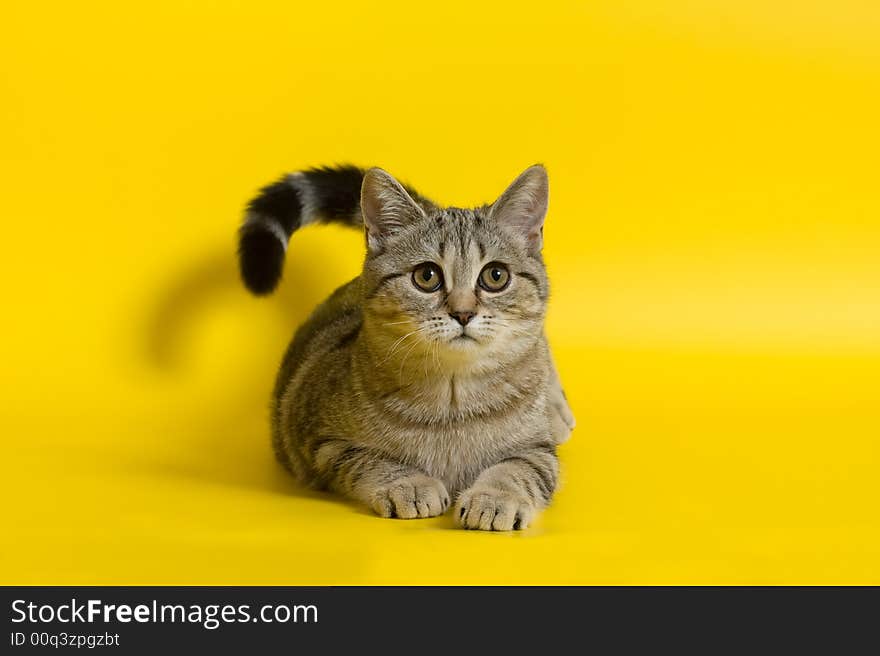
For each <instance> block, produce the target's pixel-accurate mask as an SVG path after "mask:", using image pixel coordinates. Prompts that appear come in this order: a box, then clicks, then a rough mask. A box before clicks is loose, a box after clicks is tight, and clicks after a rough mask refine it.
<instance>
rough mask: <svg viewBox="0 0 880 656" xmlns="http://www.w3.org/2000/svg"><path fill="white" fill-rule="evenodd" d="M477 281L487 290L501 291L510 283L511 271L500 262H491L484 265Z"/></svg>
mask: <svg viewBox="0 0 880 656" xmlns="http://www.w3.org/2000/svg"><path fill="white" fill-rule="evenodd" d="M477 282H478V283H479V285H480V287H482V288H483V289H485V290H486V291H487V292H500V291H501V290H502V289H504V288H505V287H507V285H508V284H509V283H510V271H508V270H507V267H506V266H504V265H503V264H501V263H500V262H490V263H489V264H487V265H486V266H484V267H483V270H482V271H481V272H480V277H479V278H478V279H477Z"/></svg>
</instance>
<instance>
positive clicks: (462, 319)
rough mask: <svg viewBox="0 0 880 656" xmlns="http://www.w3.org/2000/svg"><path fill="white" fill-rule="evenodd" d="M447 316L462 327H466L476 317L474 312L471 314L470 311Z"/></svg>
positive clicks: (451, 313)
mask: <svg viewBox="0 0 880 656" xmlns="http://www.w3.org/2000/svg"><path fill="white" fill-rule="evenodd" d="M449 316H450V317H452V318H453V319H455V320H456V321H457V322H458V323H460V324H461V325H462V326H466V325H468V323H469V322H470V320H471V319H473V318H474V317H475V316H477V313H476V312H471V311H470V310H465V311H462V312H450V313H449Z"/></svg>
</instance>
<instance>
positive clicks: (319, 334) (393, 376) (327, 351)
mask: <svg viewBox="0 0 880 656" xmlns="http://www.w3.org/2000/svg"><path fill="white" fill-rule="evenodd" d="M547 202H548V178H547V173H546V170H545V169H544V167H543V166H541V165H535V166H532V167H530V168H528V169H526V170H525V171H524V172H523V173H522V174H520V175H519V177H517V178H516V180H514V182H513V183H512V184H511V185H510V186H509V187H508V188H507V190H506V191H505V192H504V193H503V194H502V195H501V196H500V197H499V198H498V200H496V201H495V202H494V203H492V204H491V205H485V206H482V207H478V208H475V209H461V208H457V207H446V208H443V207H439V206H438V205H436V204H434V203H432V202H431V201H429V200H428V199H427V198H425V197H424V196H422V195H420V194H419V193H418V192H416V191H415V190H414V189H412V188H410V187H408V186H404V185H402V184H401V183H399V182H398V181H397V180H396V179H395V178H394V177H392V176H391V175H390V174H389V173H387V172H385V171H383V170H382V169H378V168H371V169H368V170H363V169H360V168H357V167H354V166H336V167H324V168H316V169H310V170H306V171H301V172H298V173H293V174H289V175H286V176H285V177H283V178H282V179H281V180H279V181H277V182H275V183H274V184H270V185H268V186H266V187H264V188H263V189H262V190H261V191H260V193H259V195H258V196H257V197H256V198H255V199H253V200H252V201H251V202H250V203H249V205H248V206H247V210H246V214H245V219H244V222H243V224H242V226H241V228H240V230H239V249H238V253H239V264H240V270H241V275H242V279H243V281H244V283H245V285H246V286H247V287H248V289H249V290H250V291H251V292H253V293H255V294H258V295H260V294H267V293H270V292H271V291H272V290H273V289H274V288H275V287H276V286H277V284H278V281H279V280H280V278H281V274H282V268H283V264H284V255H285V251H286V249H287V244H288V240H289V239H290V237H291V235H292V234H293V232H294V231H296V230H297V229H299V228H301V227H303V226H306V225H309V224H311V223H316V222H333V223H341V224H345V225H349V226H352V227H355V228H360V229H362V230H364V231H365V235H366V257H365V260H364V264H363V269H362V272H361V274H360V275H359V276H358V277H357V278H355V279H354V280H352V281H351V282H349V283H347V284H345V285H343V286H342V287H340V288H339V289H337V290H336V291H335V292H334V293H333V294H332V295H331V296H330V297H329V298H328V299H327V300H326V301H325V302H324V303H323V304H321V305H320V306H319V307H318V308H317V309H316V310H315V311H314V313H313V314H312V315H311V316H310V317H309V318H308V319H307V320H306V322H305V323H304V324H303V325H302V326H301V327H300V328H299V330H298V331H297V332H296V334H295V336H294V338H293V341H292V343H291V344H290V347H289V348H288V350H287V353H286V355H285V356H284V359H283V362H282V364H281V367H280V371H279V373H278V377H277V381H276V385H275V391H274V395H273V402H272V436H273V437H272V441H273V446H274V450H275V454H276V456H277V458H278V460H279V461H280V462H281V463H282V464H283V465H284V466H285V467H286V468H287V469H288V470H289V471H290V472H291V473H292V474H293V475H294V476H295V477H296V478H297V479H298V480H299V481H301V482H302V483H304V484H306V485H308V486H311V487H314V488H318V489H328V490H332V491H335V492H337V493H339V494H342V495H344V496H346V497H348V498H350V499H353V500H356V501H359V502H361V503H363V504H366V505H367V506H369V507H370V508H372V510H373V511H375V512H376V513H377V514H379V515H381V516H382V517H397V518H405V519H409V518H417V517H434V516H437V515H440V514H443V513H444V512H446V510H447V509H448V508H449V506H450V503H451V502H452V500H454V501H455V510H454V518H455V520H456V521H457V522H458V524H460V525H461V526H462V527H464V528H469V529H483V530H497V531H508V530H518V529H524V528H526V527H527V526H528V525H529V523H530V522H531V521H532V520H533V518H534V517H535V515H536V513H538V512H539V511H540V510H541V509H543V508H544V507H545V506H546V505H547V504H548V503H549V502H550V499H551V497H552V495H553V493H554V492H555V490H556V488H557V484H558V479H559V464H558V459H557V454H556V447H557V445H558V444H560V443H561V442H563V441H564V440H565V439H567V438H568V436H569V434H570V432H571V430H572V428H573V427H574V417H573V416H572V413H571V410H570V409H569V406H568V403H567V401H566V398H565V395H564V393H563V392H562V388H561V386H560V383H559V378H558V376H557V374H556V369H555V367H554V364H553V360H552V357H551V355H550V351H549V348H548V345H547V341H546V339H545V336H544V328H543V323H544V315H545V311H546V307H547V297H548V293H549V287H548V282H547V275H546V271H545V267H544V262H543V258H542V255H541V249H542V240H543V223H544V217H545V214H546V212H547Z"/></svg>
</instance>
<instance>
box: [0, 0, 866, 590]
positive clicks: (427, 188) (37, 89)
mask: <svg viewBox="0 0 880 656" xmlns="http://www.w3.org/2000/svg"><path fill="white" fill-rule="evenodd" d="M5 13H8V17H5V19H4V24H3V25H2V27H0V37H2V38H0V55H2V60H0V61H2V62H3V63H2V71H3V76H2V87H0V94H2V102H0V112H2V122H0V125H2V128H0V129H2V131H3V133H2V143H3V148H2V149H0V172H2V179H3V187H2V189H3V192H2V194H3V195H2V199H3V216H4V228H5V233H4V240H3V241H4V248H3V258H2V265H0V266H2V267H3V271H2V277H3V280H4V301H5V303H4V308H5V312H4V316H3V323H4V339H3V340H2V342H0V349H2V351H0V356H2V359H3V363H4V366H3V375H2V378H0V387H2V392H3V402H2V406H0V422H2V423H0V433H2V436H0V440H2V449H3V452H2V458H0V462H2V465H0V466H2V470H0V480H2V484H3V499H4V531H3V532H2V537H0V544H2V549H3V553H2V556H3V557H2V563H3V565H2V583H57V584H61V583H83V584H85V583H99V584H100V583H135V584H146V583H182V584H199V583H205V584H207V583H213V584H236V583H239V584H247V583H262V584H269V583H273V584H346V583H347V584H358V583H381V584H395V583H397V584H407V583H413V584H416V583H441V584H443V583H449V584H453V583H464V584H469V583H501V584H504V583H526V584H533V583H548V584H551V583H880V546H878V545H880V519H878V513H877V511H876V508H877V506H878V505H880V483H878V477H877V471H878V465H880V446H878V444H880V264H878V262H880V259H878V250H880V196H878V186H877V171H878V169H877V153H878V152H880V128H878V123H877V116H878V115H880V91H878V90H880V41H878V40H877V38H876V36H877V34H878V33H880V10H878V9H877V8H876V7H875V6H874V5H873V4H872V3H865V2H856V1H855V0H846V1H843V2H841V1H837V2H833V3H832V2H827V1H814V2H804V3H798V4H797V5H794V4H791V3H786V4H785V5H784V6H782V5H778V4H774V3H764V2H757V1H755V2H752V1H751V0H747V1H742V0H740V1H737V2H735V1H734V0H718V1H713V2H685V1H681V2H666V3H660V2H649V1H648V0H641V1H639V2H628V3H617V2H603V1H600V2H591V3H586V2H583V3H544V4H542V5H541V6H540V7H537V6H535V7H525V6H517V5H515V4H514V5H512V4H510V3H498V4H491V3H490V4H474V3H458V2H453V3H446V4H444V6H443V7H442V8H440V7H430V8H429V7H428V5H425V6H424V7H423V8H421V9H417V8H416V6H415V5H412V4H411V3H403V2H393V3H387V4H384V5H382V6H381V8H380V7H379V6H377V5H374V4H370V3H366V4H362V5H356V4H340V5H334V6H330V5H327V6H320V5H314V4H312V5H309V6H307V7H301V6H298V5H297V4H296V3H281V2H277V3H276V2H267V3H256V4H254V3H238V2H222V3H198V2H196V3H188V4H182V3H165V2H160V3H155V4H154V5H151V6H150V7H149V8H134V7H129V8H125V7H123V6H121V5H119V4H118V3H115V4H114V3H84V4H82V3H81V4H78V5H75V6H74V5H68V4H66V3H59V4H58V6H55V7H45V6H41V7H39V8H38V7H36V6H32V7H28V6H25V5H24V4H21V3H19V4H18V5H16V6H14V7H11V8H8V9H7V10H6V12H5ZM339 161H352V162H355V163H358V164H362V165H373V164H376V165H381V166H383V167H384V168H386V169H388V170H389V171H391V172H393V173H394V174H395V175H397V176H400V177H401V178H403V179H404V180H406V181H408V182H411V183H412V184H413V185H415V186H416V187H417V188H419V189H420V190H422V191H423V192H424V193H425V194H427V195H428V196H430V197H432V198H434V199H436V200H437V201H439V202H444V203H450V204H459V205H473V204H477V203H482V202H486V201H489V200H491V199H493V198H494V197H495V196H496V195H497V194H498V193H499V192H500V191H501V190H502V189H503V188H504V186H505V185H506V184H507V182H509V180H510V179H512V178H513V176H514V175H516V174H517V173H518V172H519V171H520V170H521V169H523V168H524V167H525V166H527V165H529V164H531V163H534V162H536V161H541V162H543V163H544V164H546V165H547V167H548V169H549V171H550V177H551V209H550V214H549V217H548V223H547V228H546V233H545V235H546V239H545V241H546V244H547V246H546V251H545V254H546V258H547V261H548V267H549V271H550V275H551V281H552V283H553V290H554V294H553V298H552V302H551V308H550V314H549V317H548V323H547V329H548V335H549V337H550V340H551V342H552V344H553V346H554V349H555V352H556V359H557V362H558V365H559V368H560V372H561V375H562V378H563V381H564V383H565V386H566V389H567V392H568V396H569V398H570V400H571V402H572V405H573V407H574V411H575V414H576V416H577V418H578V422H579V423H578V428H577V429H576V431H575V433H574V435H573V437H572V439H571V441H570V442H569V443H567V444H566V445H565V446H564V447H562V449H561V457H562V461H563V479H564V483H563V488H562V490H561V492H560V493H559V495H558V497H557V499H556V501H555V502H554V504H553V506H552V507H551V508H550V509H549V510H548V511H547V512H546V513H545V514H544V515H543V516H542V517H541V519H540V520H539V521H538V523H537V524H536V525H535V526H534V527H533V528H531V529H530V530H529V531H526V532H524V533H522V534H513V535H506V534H505V535H502V534H480V533H474V532H463V531H458V530H456V529H454V527H453V523H452V521H451V518H449V517H442V518H437V519H433V520H420V521H392V520H381V519H377V518H375V517H373V516H371V515H370V514H369V513H368V512H366V511H365V510H364V509H362V508H360V507H358V506H354V505H352V504H348V503H346V502H343V501H340V500H338V499H335V498H333V497H330V496H326V495H322V494H316V493H311V492H306V491H304V490H302V489H300V488H298V487H297V485H296V484H295V483H294V482H293V481H292V480H291V479H290V478H289V477H288V476H287V475H285V474H284V473H283V472H282V471H281V470H280V469H279V468H278V467H276V466H275V464H274V462H273V459H272V456H271V452H270V449H269V443H268V422H267V415H268V412H267V406H268V399H269V394H270V390H271V387H272V383H273V379H274V374H275V367H276V366H277V364H278V362H279V360H280V357H281V354H282V353H283V350H284V348H285V346H286V344H287V341H288V340H289V339H290V336H291V335H292V332H293V330H294V329H295V327H296V326H297V325H298V324H299V323H300V322H301V321H302V320H303V319H304V318H305V317H306V316H307V315H308V313H309V312H310V310H311V309H312V308H313V307H314V306H315V305H316V304H317V303H318V302H320V301H321V300H322V299H323V298H324V297H325V296H326V295H327V294H329V293H330V291H332V289H334V288H335V287H336V286H338V285H339V284H341V283H342V282H344V281H346V280H348V279H349V278H351V277H353V276H354V275H356V274H357V271H358V269H359V264H360V257H361V255H362V250H363V244H362V237H361V235H359V234H357V233H355V232H346V231H344V230H342V229H336V228H313V229H309V230H306V231H303V232H302V233H300V234H298V235H297V236H296V237H295V238H294V240H293V242H292V243H291V247H290V251H289V257H288V262H287V266H286V271H285V278H284V282H283V284H282V286H281V288H280V289H279V291H278V292H277V293H276V295H275V296H273V297H271V298H268V299H253V298H250V297H248V296H247V294H246V293H245V292H244V290H243V288H242V287H241V285H240V283H239V281H238V278H237V272H236V268H235V258H234V248H235V242H234V233H235V229H236V227H237V223H238V220H239V218H240V210H241V208H242V206H243V204H244V202H245V201H246V200H247V199H248V198H249V197H250V196H252V195H253V193H254V192H255V190H256V189H257V188H258V187H259V186H260V185H262V184H264V183H266V182H269V181H271V180H272V179H273V178H275V177H276V176H278V175H279V174H280V173H282V172H284V171H290V170H295V169H297V168H301V167H304V166H311V165H316V164H323V163H332V162H339Z"/></svg>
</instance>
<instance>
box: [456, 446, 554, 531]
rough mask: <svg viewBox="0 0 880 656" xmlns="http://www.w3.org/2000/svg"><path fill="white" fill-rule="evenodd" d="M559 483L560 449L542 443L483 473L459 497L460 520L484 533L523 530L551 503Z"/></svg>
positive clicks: (464, 524)
mask: <svg viewBox="0 0 880 656" xmlns="http://www.w3.org/2000/svg"><path fill="white" fill-rule="evenodd" d="M558 482H559V460H558V459H557V457H556V447H555V445H554V444H552V443H549V442H547V443H543V444H540V445H538V446H535V447H533V448H531V449H528V450H525V451H523V452H522V453H518V454H516V455H515V456H513V457H510V458H507V459H506V460H502V461H501V462H499V463H498V464H496V465H493V466H491V467H489V468H488V469H486V470H485V471H484V472H483V473H482V474H480V475H479V476H478V477H477V480H476V481H475V482H474V484H473V485H472V486H471V487H470V488H468V489H467V490H465V491H464V492H462V493H461V495H460V496H459V497H458V501H457V502H456V504H455V517H456V520H457V521H458V523H459V524H461V525H462V526H463V527H464V528H477V529H482V530H484V531H510V530H518V529H523V528H525V527H526V526H528V525H529V522H530V521H531V520H532V518H533V517H534V516H535V514H536V513H537V512H538V511H539V510H541V509H542V508H544V507H545V506H546V505H547V504H548V503H549V502H550V498H551V497H552V496H553V492H554V491H555V490H556V486H557V483H558Z"/></svg>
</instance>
